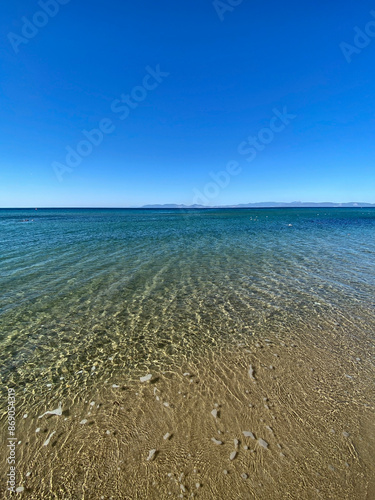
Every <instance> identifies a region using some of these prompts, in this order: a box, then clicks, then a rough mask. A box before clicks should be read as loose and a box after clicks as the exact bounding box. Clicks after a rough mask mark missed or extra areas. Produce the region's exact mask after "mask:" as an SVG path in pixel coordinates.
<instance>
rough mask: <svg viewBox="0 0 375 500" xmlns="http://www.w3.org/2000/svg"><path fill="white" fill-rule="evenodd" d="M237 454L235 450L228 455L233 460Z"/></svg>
mask: <svg viewBox="0 0 375 500" xmlns="http://www.w3.org/2000/svg"><path fill="white" fill-rule="evenodd" d="M236 456H237V452H236V451H232V453H231V454H230V455H229V460H234V459H235V458H236Z"/></svg>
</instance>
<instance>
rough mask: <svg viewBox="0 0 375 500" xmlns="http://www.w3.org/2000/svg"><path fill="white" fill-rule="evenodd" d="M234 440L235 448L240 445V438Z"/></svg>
mask: <svg viewBox="0 0 375 500" xmlns="http://www.w3.org/2000/svg"><path fill="white" fill-rule="evenodd" d="M233 442H234V447H235V448H238V445H239V441H238V439H234V441H233Z"/></svg>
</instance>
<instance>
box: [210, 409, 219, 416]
mask: <svg viewBox="0 0 375 500" xmlns="http://www.w3.org/2000/svg"><path fill="white" fill-rule="evenodd" d="M211 415H212V416H213V417H215V418H217V417H218V411H217V410H216V409H215V410H212V411H211Z"/></svg>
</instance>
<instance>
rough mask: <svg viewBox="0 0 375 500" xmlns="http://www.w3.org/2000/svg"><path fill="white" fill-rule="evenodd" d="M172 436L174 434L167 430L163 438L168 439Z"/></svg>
mask: <svg viewBox="0 0 375 500" xmlns="http://www.w3.org/2000/svg"><path fill="white" fill-rule="evenodd" d="M171 436H172V434H171V433H170V432H167V434H164V436H163V439H164V440H165V441H166V440H167V439H169V438H170V437H171Z"/></svg>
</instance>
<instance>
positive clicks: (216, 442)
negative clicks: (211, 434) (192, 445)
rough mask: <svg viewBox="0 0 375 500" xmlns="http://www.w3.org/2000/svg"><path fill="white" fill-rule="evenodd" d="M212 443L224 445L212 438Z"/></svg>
mask: <svg viewBox="0 0 375 500" xmlns="http://www.w3.org/2000/svg"><path fill="white" fill-rule="evenodd" d="M211 441H212V442H213V443H215V444H223V442H222V441H219V440H218V439H215V438H211Z"/></svg>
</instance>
